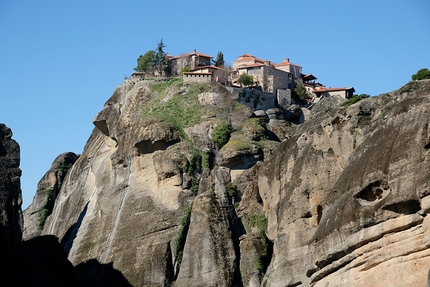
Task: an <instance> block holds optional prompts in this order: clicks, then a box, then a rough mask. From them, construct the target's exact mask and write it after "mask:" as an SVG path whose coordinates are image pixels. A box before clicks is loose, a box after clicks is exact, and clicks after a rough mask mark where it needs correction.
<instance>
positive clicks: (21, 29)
mask: <svg viewBox="0 0 430 287" xmlns="http://www.w3.org/2000/svg"><path fill="white" fill-rule="evenodd" d="M429 15H430V1H428V0H408V1H405V0H390V1H387V0H378V1H370V0H364V1H344V0H337V1H334V0H325V1H313V0H310V1H306V2H303V1H287V0H279V1H277V0H273V1H272V0H266V1H253V0H248V1H234V0H230V1H225V0H220V1H192V0H186V1H142V0H141V1H134V0H126V1H118V0H117V1H109V0H106V1H98V0H93V1H81V0H75V1H64V0H63V1H61V0H60V1H46V0H39V1H33V0H31V1H30V0H22V1H12V0H1V1H0V67H1V69H0V73H1V82H0V99H1V103H0V123H4V124H6V125H7V126H9V127H10V128H11V129H12V131H13V133H14V136H13V138H14V139H15V140H16V141H17V142H18V143H19V144H20V146H21V169H22V177H21V188H22V191H23V201H24V202H23V208H26V207H27V206H28V205H29V204H30V203H31V201H32V198H33V196H34V193H35V191H36V188H37V183H38V181H39V180H40V178H41V177H42V176H43V175H44V173H45V172H46V171H47V170H48V169H49V168H50V165H51V163H52V161H53V160H54V159H55V157H56V156H57V155H59V154H61V153H63V152H66V151H72V152H75V153H81V152H82V151H83V147H84V145H85V143H86V141H87V139H88V137H89V136H90V133H91V131H92V129H93V124H92V119H93V117H94V116H95V115H96V114H97V113H98V112H99V111H100V110H101V109H102V108H103V104H104V103H105V102H106V101H107V100H108V98H109V97H110V96H111V95H112V93H113V91H114V89H115V88H116V87H117V86H119V85H120V84H121V83H122V82H123V79H124V76H128V75H130V74H131V73H132V72H133V67H135V66H136V59H137V57H138V56H139V55H141V54H144V53H145V52H147V51H148V50H152V49H155V48H156V46H157V42H158V41H159V40H160V39H161V38H163V41H164V43H165V45H166V48H165V52H168V53H169V54H171V55H179V54H182V53H187V52H191V51H192V50H193V49H196V50H197V51H199V52H202V53H205V54H209V55H212V56H216V55H217V52H218V51H222V52H223V54H224V59H225V60H226V62H227V63H232V62H233V61H234V60H235V59H236V58H237V56H239V55H241V54H244V53H250V54H252V55H254V56H256V57H258V58H261V59H265V60H270V61H272V62H275V63H278V62H281V61H282V60H283V59H284V58H285V57H288V58H290V61H291V62H293V63H295V64H298V65H300V66H302V67H303V73H312V74H314V75H315V76H316V77H318V80H319V81H320V82H322V83H323V84H325V85H326V86H330V87H342V86H353V87H355V89H356V93H366V94H370V95H372V96H374V95H379V94H381V93H385V92H389V91H392V90H395V89H398V88H400V87H401V86H402V85H404V84H406V83H407V82H408V81H409V80H410V79H411V75H412V74H414V73H416V72H417V71H418V70H419V69H421V68H430V53H429V51H430V16H429Z"/></svg>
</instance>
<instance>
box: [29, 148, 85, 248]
mask: <svg viewBox="0 0 430 287" xmlns="http://www.w3.org/2000/svg"><path fill="white" fill-rule="evenodd" d="M77 159H78V155H76V154H74V153H72V152H66V153H63V154H61V155H59V156H58V157H57V158H56V159H55V160H54V162H53V163H52V165H51V168H50V169H49V170H48V171H47V172H46V173H45V175H44V176H43V177H42V179H41V180H40V181H39V183H38V184H37V191H36V194H35V196H34V198H33V202H32V203H31V204H30V206H29V208H27V209H26V210H24V212H23V217H24V223H25V224H24V230H23V239H24V240H28V239H31V238H33V237H37V236H39V235H40V233H41V231H42V229H43V225H44V224H45V220H46V218H47V217H48V216H49V215H50V214H51V212H52V209H53V208H54V203H55V199H56V197H57V195H58V192H59V190H60V189H61V185H62V183H63V181H64V178H65V176H66V174H67V172H68V170H69V169H70V167H71V166H72V165H73V164H74V163H75V161H76V160H77Z"/></svg>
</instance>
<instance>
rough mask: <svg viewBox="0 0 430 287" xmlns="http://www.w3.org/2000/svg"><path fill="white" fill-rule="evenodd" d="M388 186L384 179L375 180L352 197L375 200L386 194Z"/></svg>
mask: <svg viewBox="0 0 430 287" xmlns="http://www.w3.org/2000/svg"><path fill="white" fill-rule="evenodd" d="M388 191H389V187H388V184H387V182H386V181H384V180H377V181H374V182H372V183H370V184H369V185H367V186H366V187H365V188H363V189H362V190H361V191H360V192H359V193H357V194H355V195H354V197H355V198H357V199H361V200H364V201H367V202H377V201H379V200H381V199H382V198H383V197H385V196H386V195H387V193H388Z"/></svg>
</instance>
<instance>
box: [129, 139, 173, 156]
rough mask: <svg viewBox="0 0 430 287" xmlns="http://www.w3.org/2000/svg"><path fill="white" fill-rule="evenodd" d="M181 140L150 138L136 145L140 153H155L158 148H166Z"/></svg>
mask: <svg viewBox="0 0 430 287" xmlns="http://www.w3.org/2000/svg"><path fill="white" fill-rule="evenodd" d="M178 142H179V140H174V141H155V142H152V141H150V140H145V141H141V142H138V143H135V144H134V147H135V148H136V149H137V152H138V153H140V154H148V153H153V152H155V151H157V150H166V149H167V148H168V147H169V146H171V145H173V144H175V143H178Z"/></svg>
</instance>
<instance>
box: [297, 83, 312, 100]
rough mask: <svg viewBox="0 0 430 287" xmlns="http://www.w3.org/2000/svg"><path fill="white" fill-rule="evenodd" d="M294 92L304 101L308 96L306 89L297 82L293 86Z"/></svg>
mask: <svg viewBox="0 0 430 287" xmlns="http://www.w3.org/2000/svg"><path fill="white" fill-rule="evenodd" d="M294 92H295V93H296V94H297V96H299V98H300V99H301V100H303V101H306V100H307V98H309V94H308V91H307V90H306V87H305V86H304V85H302V84H298V85H297V86H296V87H295V88H294Z"/></svg>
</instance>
